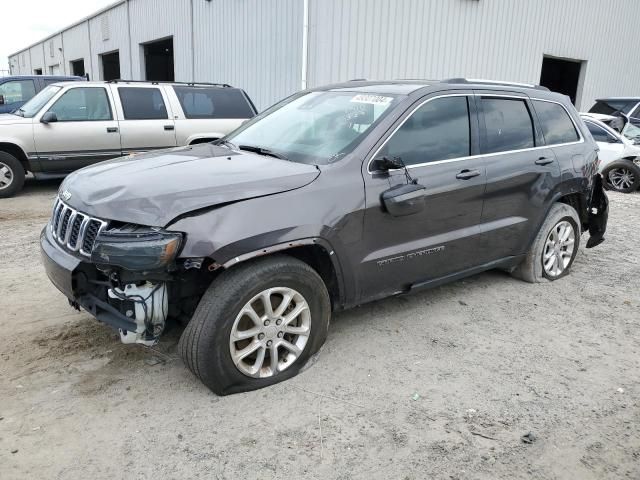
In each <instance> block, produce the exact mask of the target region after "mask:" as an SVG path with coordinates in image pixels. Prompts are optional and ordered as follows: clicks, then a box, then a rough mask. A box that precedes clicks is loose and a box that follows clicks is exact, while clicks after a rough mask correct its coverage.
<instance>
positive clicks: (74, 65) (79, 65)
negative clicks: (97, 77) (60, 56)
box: [71, 59, 85, 77]
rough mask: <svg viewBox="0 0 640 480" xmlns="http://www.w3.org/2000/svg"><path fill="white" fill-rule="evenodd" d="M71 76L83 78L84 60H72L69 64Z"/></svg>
mask: <svg viewBox="0 0 640 480" xmlns="http://www.w3.org/2000/svg"><path fill="white" fill-rule="evenodd" d="M71 74H72V75H76V76H77V77H84V74H85V71H84V60H83V59H80V60H74V61H73V62H71Z"/></svg>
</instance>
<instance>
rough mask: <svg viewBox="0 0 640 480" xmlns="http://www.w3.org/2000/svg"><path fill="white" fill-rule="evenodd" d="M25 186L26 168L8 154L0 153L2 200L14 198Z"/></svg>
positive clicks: (0, 192)
mask: <svg viewBox="0 0 640 480" xmlns="http://www.w3.org/2000/svg"><path fill="white" fill-rule="evenodd" d="M23 185H24V167H23V166H22V164H21V163H20V161H19V160H18V159H17V158H16V157H14V156H13V155H11V154H10V153H7V152H0V198H7V197H13V196H14V195H15V194H16V193H18V192H19V191H20V190H21V189H22V186H23Z"/></svg>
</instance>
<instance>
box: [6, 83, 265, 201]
mask: <svg viewBox="0 0 640 480" xmlns="http://www.w3.org/2000/svg"><path fill="white" fill-rule="evenodd" d="M256 113H257V112H256V109H255V107H254V105H253V103H252V102H251V100H250V99H249V97H248V96H247V94H246V93H245V92H244V91H243V90H241V89H238V88H233V87H231V86H229V85H226V84H204V83H195V84H194V83H157V82H129V81H111V82H82V83H79V82H64V83H56V84H52V85H50V86H48V87H47V88H45V89H44V90H42V91H41V92H40V93H39V94H38V95H36V96H35V97H34V98H32V99H31V100H30V101H29V102H27V103H26V104H25V105H23V106H22V108H20V109H19V110H16V111H14V112H13V113H10V114H4V115H0V197H10V196H13V195H14V194H15V193H16V192H18V191H19V190H20V189H21V188H22V185H23V183H24V178H25V174H26V172H32V173H33V175H34V176H35V178H36V179H38V178H49V177H58V176H64V175H66V174H68V173H70V172H72V171H74V170H77V169H79V168H82V167H85V166H87V165H90V164H92V163H96V162H100V161H102V160H107V159H110V158H114V157H119V156H123V155H127V154H131V153H138V152H146V151H149V150H156V149H163V148H171V147H176V146H183V145H190V144H194V143H203V142H208V141H212V140H216V139H218V138H221V137H223V136H225V135H226V134H227V133H229V132H231V131H233V130H235V129H236V128H237V127H238V126H240V124H242V122H244V121H245V120H247V119H249V118H252V117H254V116H255V115H256Z"/></svg>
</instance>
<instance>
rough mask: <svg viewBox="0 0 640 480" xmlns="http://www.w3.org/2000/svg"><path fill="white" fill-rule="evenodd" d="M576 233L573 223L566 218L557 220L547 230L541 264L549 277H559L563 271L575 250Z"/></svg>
mask: <svg viewBox="0 0 640 480" xmlns="http://www.w3.org/2000/svg"><path fill="white" fill-rule="evenodd" d="M575 241H576V234H575V230H574V227H573V225H572V224H571V223H570V222H568V221H567V220H562V221H561V222H558V223H557V224H556V225H555V226H554V227H553V228H552V229H551V232H549V235H548V236H547V241H546V242H545V244H544V250H543V252H542V266H543V267H544V271H545V272H546V274H547V275H549V276H550V277H559V276H560V275H562V273H564V271H565V270H566V269H567V267H568V266H569V264H570V263H571V259H572V258H573V252H574V250H575Z"/></svg>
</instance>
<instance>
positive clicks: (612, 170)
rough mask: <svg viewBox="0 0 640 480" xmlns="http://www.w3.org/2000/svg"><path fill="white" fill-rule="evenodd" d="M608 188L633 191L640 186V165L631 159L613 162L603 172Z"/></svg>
mask: <svg viewBox="0 0 640 480" xmlns="http://www.w3.org/2000/svg"><path fill="white" fill-rule="evenodd" d="M602 178H603V179H604V185H605V187H606V188H607V189H608V190H614V191H616V192H621V193H631V192H635V191H636V190H638V188H639V187H640V167H638V165H636V164H635V163H633V162H632V161H630V160H618V161H615V162H612V163H611V164H610V165H607V167H606V168H605V169H604V171H603V172H602Z"/></svg>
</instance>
